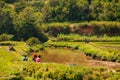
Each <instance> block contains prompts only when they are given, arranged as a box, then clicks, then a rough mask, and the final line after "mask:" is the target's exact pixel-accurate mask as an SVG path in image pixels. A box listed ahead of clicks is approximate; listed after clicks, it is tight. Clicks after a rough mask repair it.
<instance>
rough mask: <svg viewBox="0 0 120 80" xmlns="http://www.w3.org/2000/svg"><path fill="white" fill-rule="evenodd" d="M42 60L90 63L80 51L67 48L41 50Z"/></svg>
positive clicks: (63, 62) (46, 61)
mask: <svg viewBox="0 0 120 80" xmlns="http://www.w3.org/2000/svg"><path fill="white" fill-rule="evenodd" d="M39 54H41V56H42V57H41V62H45V63H61V64H76V65H86V64H88V58H87V57H86V56H85V55H84V54H83V53H82V52H80V51H73V50H70V49H66V48H46V49H45V50H44V51H41V52H40V53H39Z"/></svg>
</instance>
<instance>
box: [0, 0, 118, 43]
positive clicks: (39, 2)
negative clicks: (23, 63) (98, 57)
mask: <svg viewBox="0 0 120 80" xmlns="http://www.w3.org/2000/svg"><path fill="white" fill-rule="evenodd" d="M0 4H1V5H0V12H1V13H0V34H4V33H5V34H12V35H14V37H13V40H27V39H29V38H30V37H37V38H39V40H40V41H42V42H45V41H47V40H48V38H47V36H46V34H45V33H48V34H49V33H50V34H52V36H57V34H58V33H64V34H68V33H73V32H74V33H77V34H86V33H85V32H82V29H84V28H86V27H88V28H91V27H93V28H94V31H93V32H92V33H90V34H92V35H93V34H95V35H103V34H108V35H120V34H119V31H120V27H119V25H120V23H119V21H120V13H119V12H120V1H119V0H84V1H83V0H24V1H23V0H0ZM91 21H100V22H91ZM101 21H107V22H101ZM109 21H115V22H109ZM53 22H60V23H53ZM61 22H62V23H61ZM63 22H67V23H63ZM76 22H77V24H74V26H75V27H74V30H73V32H72V31H71V30H69V27H70V26H71V25H70V24H72V23H76ZM81 22H82V23H81ZM89 22H90V23H89ZM43 23H44V24H45V25H43ZM46 23H52V24H46ZM58 26H59V28H56V27H58ZM60 26H61V27H60ZM43 27H44V29H42V28H43ZM80 27H82V28H80ZM45 28H46V29H45ZM79 29H80V30H79ZM112 33H114V34H112Z"/></svg>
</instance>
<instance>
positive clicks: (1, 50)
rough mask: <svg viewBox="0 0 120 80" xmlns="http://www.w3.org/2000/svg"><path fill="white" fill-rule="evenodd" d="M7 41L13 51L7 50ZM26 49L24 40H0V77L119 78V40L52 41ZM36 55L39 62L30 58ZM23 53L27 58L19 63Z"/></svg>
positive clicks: (15, 79) (28, 79)
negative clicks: (40, 46) (35, 50)
mask: <svg viewBox="0 0 120 80" xmlns="http://www.w3.org/2000/svg"><path fill="white" fill-rule="evenodd" d="M8 43H9V44H11V45H13V47H14V49H15V51H9V50H8V47H9V46H8ZM43 46H44V47H45V48H44V49H43V50H40V51H38V52H30V51H29V50H30V47H29V46H28V45H26V43H25V42H13V41H8V42H1V43H0V80H119V79H120V42H89V43H84V42H52V41H48V42H46V43H45V44H43ZM34 53H35V54H40V55H41V56H42V57H41V62H40V63H35V62H33V61H32V57H33V54H34ZM24 54H27V55H28V61H27V62H23V61H22V57H23V55H24Z"/></svg>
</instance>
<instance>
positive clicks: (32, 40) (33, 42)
mask: <svg viewBox="0 0 120 80" xmlns="http://www.w3.org/2000/svg"><path fill="white" fill-rule="evenodd" d="M26 43H27V44H28V45H29V46H33V45H37V44H40V41H39V39H38V38H36V37H31V38H29V39H28V40H27V41H26Z"/></svg>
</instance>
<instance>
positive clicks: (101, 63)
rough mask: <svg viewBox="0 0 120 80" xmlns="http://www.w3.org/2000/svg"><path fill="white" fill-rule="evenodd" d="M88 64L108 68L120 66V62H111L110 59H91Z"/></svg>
mask: <svg viewBox="0 0 120 80" xmlns="http://www.w3.org/2000/svg"><path fill="white" fill-rule="evenodd" d="M88 65H90V66H104V67H108V68H112V69H115V68H120V63H117V62H109V61H99V60H90V61H89V63H88Z"/></svg>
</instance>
